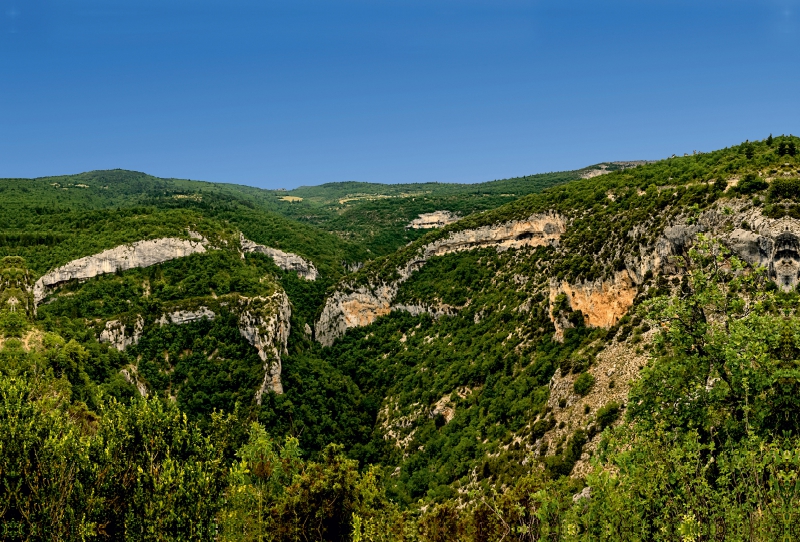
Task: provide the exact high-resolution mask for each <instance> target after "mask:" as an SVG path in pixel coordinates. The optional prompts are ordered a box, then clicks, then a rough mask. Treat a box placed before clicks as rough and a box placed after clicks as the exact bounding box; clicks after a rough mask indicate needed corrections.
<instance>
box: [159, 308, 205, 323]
mask: <svg viewBox="0 0 800 542" xmlns="http://www.w3.org/2000/svg"><path fill="white" fill-rule="evenodd" d="M215 316H216V315H215V314H214V312H213V311H211V310H209V309H208V307H200V308H198V309H197V310H196V311H188V310H186V311H184V310H178V311H174V312H170V313H168V314H163V315H161V318H159V320H158V324H159V325H161V326H165V325H167V324H177V325H181V324H188V323H191V322H197V321H198V320H202V319H203V318H208V319H209V320H213V319H214V317H215Z"/></svg>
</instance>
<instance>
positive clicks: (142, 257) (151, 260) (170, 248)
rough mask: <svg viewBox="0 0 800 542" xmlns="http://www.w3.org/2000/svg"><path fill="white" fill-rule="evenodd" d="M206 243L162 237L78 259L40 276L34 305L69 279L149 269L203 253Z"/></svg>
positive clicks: (35, 288) (35, 286) (83, 278)
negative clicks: (139, 268) (143, 268)
mask: <svg viewBox="0 0 800 542" xmlns="http://www.w3.org/2000/svg"><path fill="white" fill-rule="evenodd" d="M206 244H207V241H206V240H205V239H201V240H200V241H192V240H189V239H178V238H175V237H166V238H163V239H152V240H149V241H137V242H136V243H132V244H130V245H120V246H118V247H114V248H112V249H109V250H104V251H103V252H101V253H99V254H94V255H92V256H85V257H83V258H78V259H77V260H73V261H71V262H69V263H68V264H66V265H62V266H61V267H58V268H56V269H53V270H52V271H50V272H49V273H47V274H46V275H44V276H42V277H40V278H39V280H37V281H36V284H34V286H33V295H34V300H35V302H36V304H37V305H38V304H39V303H41V302H42V300H43V299H44V298H45V297H46V296H47V293H48V292H49V291H50V290H52V289H53V288H56V287H57V286H59V285H60V284H63V283H65V282H68V281H70V280H74V279H78V280H86V279H90V278H92V277H96V276H98V275H103V274H105V273H115V272H117V271H126V270H128V269H135V268H138V267H149V266H151V265H156V264H160V263H164V262H167V261H169V260H174V259H175V258H182V257H184V256H189V255H190V254H197V253H201V252H205V251H206Z"/></svg>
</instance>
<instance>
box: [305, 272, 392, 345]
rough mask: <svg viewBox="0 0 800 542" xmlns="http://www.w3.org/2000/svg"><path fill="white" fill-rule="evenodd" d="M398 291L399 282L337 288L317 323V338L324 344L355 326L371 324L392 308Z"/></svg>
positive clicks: (326, 302) (329, 343)
mask: <svg viewBox="0 0 800 542" xmlns="http://www.w3.org/2000/svg"><path fill="white" fill-rule="evenodd" d="M395 295H397V285H386V284H383V285H380V286H378V287H377V288H367V287H364V286H362V287H359V288H356V289H355V290H353V291H350V292H342V291H337V292H334V293H333V295H331V296H330V297H329V298H328V299H327V300H326V301H325V306H324V307H323V309H322V314H321V315H320V317H319V320H317V324H316V326H315V329H316V339H317V341H319V342H320V343H321V344H322V345H323V346H330V345H331V344H333V341H334V340H336V339H337V338H339V337H341V336H342V335H344V334H345V332H346V331H347V330H348V329H350V328H354V327H363V326H368V325H369V324H371V323H372V322H374V321H375V320H376V319H378V318H379V317H381V316H384V315H386V314H389V313H390V312H391V310H392V300H393V299H394V297H395Z"/></svg>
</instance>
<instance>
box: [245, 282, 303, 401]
mask: <svg viewBox="0 0 800 542" xmlns="http://www.w3.org/2000/svg"><path fill="white" fill-rule="evenodd" d="M239 308H240V310H241V314H240V316H239V333H241V334H242V336H243V337H244V338H245V339H247V342H249V343H250V344H252V345H253V346H255V347H256V350H258V356H259V357H260V358H261V361H263V362H264V382H263V383H262V384H261V387H260V388H259V389H258V391H257V392H256V402H257V403H258V404H261V396H262V395H264V393H265V392H266V391H267V388H269V389H271V390H272V391H273V392H275V393H283V384H282V383H281V354H286V353H287V350H286V343H287V341H288V340H289V331H290V330H291V328H290V318H291V316H292V309H291V305H290V304H289V297H288V296H287V295H286V292H284V291H283V290H279V291H277V292H275V293H274V294H273V295H272V296H270V297H253V298H242V299H241V300H240V302H239Z"/></svg>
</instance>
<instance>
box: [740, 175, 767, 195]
mask: <svg viewBox="0 0 800 542" xmlns="http://www.w3.org/2000/svg"><path fill="white" fill-rule="evenodd" d="M767 186H768V185H767V183H766V182H764V180H762V179H761V178H760V177H759V176H758V175H756V174H755V173H746V174H745V175H744V176H742V178H741V179H740V180H739V183H738V184H737V185H736V187H735V191H736V192H738V193H739V194H742V195H745V196H746V195H748V194H753V193H754V192H760V191H762V190H765V189H766V188H767Z"/></svg>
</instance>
